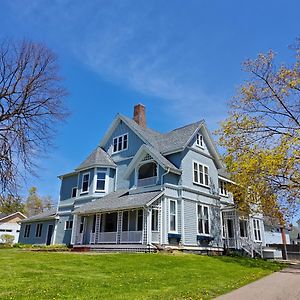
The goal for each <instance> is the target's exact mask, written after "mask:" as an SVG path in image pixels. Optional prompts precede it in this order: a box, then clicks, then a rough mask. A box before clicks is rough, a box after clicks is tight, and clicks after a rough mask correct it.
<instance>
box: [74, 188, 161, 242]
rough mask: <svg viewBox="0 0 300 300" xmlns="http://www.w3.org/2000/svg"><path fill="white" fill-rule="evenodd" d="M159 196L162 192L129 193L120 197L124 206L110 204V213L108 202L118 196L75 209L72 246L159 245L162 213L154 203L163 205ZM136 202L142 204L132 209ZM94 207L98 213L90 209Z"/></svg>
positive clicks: (111, 202)
mask: <svg viewBox="0 0 300 300" xmlns="http://www.w3.org/2000/svg"><path fill="white" fill-rule="evenodd" d="M113 194H116V192H115V193H113ZM160 195H161V192H148V193H141V194H134V195H129V194H128V193H126V194H124V195H121V196H118V197H117V199H118V200H119V201H120V202H121V203H120V202H119V203H117V202H116V203H114V201H110V203H109V206H110V210H109V211H108V210H107V208H108V207H107V206H106V205H107V204H108V203H107V202H108V201H109V200H112V199H113V197H114V196H116V195H108V196H105V197H103V198H101V199H98V200H96V201H94V202H92V203H89V204H87V205H85V206H83V207H82V208H79V209H78V210H75V214H74V219H73V224H74V225H73V231H72V240H71V243H72V244H73V245H108V244H110V245H122V244H123V245H124V244H129V245H130V244H132V245H134V244H140V245H149V244H151V243H158V242H159V239H160V230H159V228H160V225H159V224H160V221H159V219H160V216H161V213H160V205H159V204H154V203H153V201H156V200H158V201H156V203H158V202H160V199H158V198H159V197H157V196H160ZM149 200H150V201H149ZM137 201H139V202H142V203H136V205H135V206H136V207H132V206H133V203H134V202H137ZM96 202H97V203H96ZM129 204H130V205H129ZM149 204H150V205H149ZM95 206H96V207H97V208H98V209H97V210H98V211H96V212H93V211H91V207H92V208H93V210H94V207H95ZM126 206H127V207H126ZM128 206H131V207H128Z"/></svg>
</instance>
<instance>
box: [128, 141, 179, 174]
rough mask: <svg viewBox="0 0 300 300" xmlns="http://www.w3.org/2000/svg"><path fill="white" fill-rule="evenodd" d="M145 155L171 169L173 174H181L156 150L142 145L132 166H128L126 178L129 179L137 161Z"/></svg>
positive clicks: (132, 161) (131, 163)
mask: <svg viewBox="0 0 300 300" xmlns="http://www.w3.org/2000/svg"><path fill="white" fill-rule="evenodd" d="M143 153H148V154H150V155H151V156H152V157H153V158H154V160H155V161H156V162H157V163H158V164H160V165H161V166H162V167H163V168H164V169H166V170H167V169H169V170H170V171H171V172H173V173H176V174H181V171H180V170H179V169H178V168H177V167H175V166H174V165H173V164H172V163H171V162H170V161H169V160H168V159H166V158H165V157H164V156H163V155H161V154H160V153H159V152H158V151H157V150H156V149H154V148H153V147H151V146H149V145H142V146H141V147H140V149H139V150H138V152H137V153H136V154H135V156H134V158H133V159H132V160H131V162H130V164H129V165H128V167H127V169H126V171H125V173H124V177H125V178H127V177H128V176H129V175H130V174H131V172H132V171H133V169H134V168H135V166H136V163H137V161H138V160H139V159H140V157H141V155H142V154H143Z"/></svg>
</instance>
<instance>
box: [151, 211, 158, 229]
mask: <svg viewBox="0 0 300 300" xmlns="http://www.w3.org/2000/svg"><path fill="white" fill-rule="evenodd" d="M154 212H155V213H154ZM153 220H155V222H153ZM154 225H155V227H157V229H153V226H154ZM151 231H153V232H159V210H158V208H152V210H151Z"/></svg>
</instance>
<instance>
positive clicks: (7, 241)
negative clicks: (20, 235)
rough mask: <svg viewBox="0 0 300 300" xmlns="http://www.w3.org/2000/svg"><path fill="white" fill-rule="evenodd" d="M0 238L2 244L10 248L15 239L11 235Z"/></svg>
mask: <svg viewBox="0 0 300 300" xmlns="http://www.w3.org/2000/svg"><path fill="white" fill-rule="evenodd" d="M0 238H1V240H2V241H3V244H4V245H6V246H12V244H13V242H14V239H15V237H14V236H13V235H11V234H2V235H1V236H0Z"/></svg>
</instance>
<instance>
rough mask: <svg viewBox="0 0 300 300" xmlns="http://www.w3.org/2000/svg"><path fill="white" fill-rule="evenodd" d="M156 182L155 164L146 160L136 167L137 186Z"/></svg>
mask: <svg viewBox="0 0 300 300" xmlns="http://www.w3.org/2000/svg"><path fill="white" fill-rule="evenodd" d="M156 182H157V164H156V163H155V162H148V163H145V164H142V165H141V166H140V167H139V169H138V181H137V186H138V187H141V186H147V185H154V184H156Z"/></svg>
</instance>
